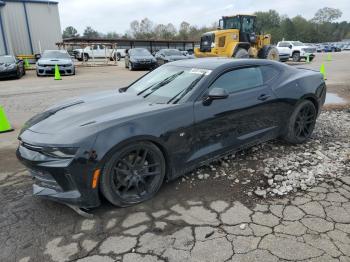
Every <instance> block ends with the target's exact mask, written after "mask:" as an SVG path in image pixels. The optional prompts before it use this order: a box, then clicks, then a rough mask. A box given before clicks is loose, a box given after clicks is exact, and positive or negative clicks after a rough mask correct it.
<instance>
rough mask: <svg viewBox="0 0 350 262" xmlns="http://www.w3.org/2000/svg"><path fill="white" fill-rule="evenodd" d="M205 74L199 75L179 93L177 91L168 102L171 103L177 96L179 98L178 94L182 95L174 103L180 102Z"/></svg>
mask: <svg viewBox="0 0 350 262" xmlns="http://www.w3.org/2000/svg"><path fill="white" fill-rule="evenodd" d="M204 76H205V74H202V75H201V76H200V77H198V78H197V79H195V80H194V81H193V82H192V83H191V84H190V85H189V86H188V87H187V88H185V89H183V90H181V91H180V92H179V93H177V94H176V95H175V96H173V97H172V98H170V99H169V100H168V102H166V103H167V104H170V103H171V102H172V101H174V100H175V98H177V97H178V96H180V97H179V98H178V99H176V100H175V101H174V102H173V104H176V103H178V102H179V101H180V100H181V99H182V98H183V97H184V96H185V95H186V94H187V93H188V92H190V91H191V90H192V89H193V88H194V87H195V85H196V84H197V83H198V82H199V81H200V80H201V79H202V78H203V77H204Z"/></svg>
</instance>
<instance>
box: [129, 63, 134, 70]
mask: <svg viewBox="0 0 350 262" xmlns="http://www.w3.org/2000/svg"><path fill="white" fill-rule="evenodd" d="M129 70H130V71H133V70H134V67H133V66H132V63H131V62H129Z"/></svg>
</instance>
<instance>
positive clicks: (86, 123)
mask: <svg viewBox="0 0 350 262" xmlns="http://www.w3.org/2000/svg"><path fill="white" fill-rule="evenodd" d="M164 107H170V105H164V104H152V103H150V102H148V101H146V100H145V99H143V98H142V97H140V96H137V95H136V94H133V93H119V92H118V91H117V90H113V91H106V92H100V93H95V94H91V95H88V96H85V97H80V98H75V99H70V100H67V101H65V102H63V103H61V104H58V105H55V106H53V107H51V108H48V109H47V110H46V111H45V112H43V113H41V114H38V115H36V116H34V117H33V118H32V119H30V120H29V121H28V122H27V123H26V124H25V128H27V129H28V130H30V131H32V132H35V133H41V134H60V135H62V134H64V133H65V134H67V133H72V134H74V135H76V133H79V132H81V131H83V130H86V129H89V128H90V129H91V128H92V129H94V130H95V131H96V130H99V129H101V128H102V129H103V128H107V127H109V126H113V125H115V124H118V123H123V122H125V121H128V120H130V119H132V118H133V117H135V116H140V115H142V114H147V113H149V112H152V111H154V110H158V109H161V108H164ZM90 131H91V130H90Z"/></svg>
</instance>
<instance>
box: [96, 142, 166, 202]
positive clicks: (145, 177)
mask: <svg viewBox="0 0 350 262" xmlns="http://www.w3.org/2000/svg"><path fill="white" fill-rule="evenodd" d="M165 170H166V168H165V159H164V156H163V154H162V152H161V150H160V149H159V148H158V147H157V146H156V145H154V144H153V143H150V142H136V143H133V144H130V145H128V146H125V147H123V148H121V149H120V150H117V151H116V152H115V153H114V154H113V155H112V156H111V158H110V159H109V160H108V161H107V163H106V165H105V168H104V170H103V173H102V176H101V184H100V188H101V191H102V193H103V195H104V196H105V197H106V198H107V199H108V201H110V202H111V203H112V204H113V205H115V206H120V207H125V206H130V205H134V204H137V203H141V202H143V201H146V200H148V199H150V198H152V197H153V196H154V195H155V194H156V193H157V192H158V190H159V188H160V187H161V185H162V183H163V180H164V177H165Z"/></svg>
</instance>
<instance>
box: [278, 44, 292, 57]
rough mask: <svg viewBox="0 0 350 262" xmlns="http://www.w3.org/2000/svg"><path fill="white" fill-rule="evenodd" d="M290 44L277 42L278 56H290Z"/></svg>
mask: <svg viewBox="0 0 350 262" xmlns="http://www.w3.org/2000/svg"><path fill="white" fill-rule="evenodd" d="M289 46H290V44H289V43H288V42H279V43H278V45H277V48H278V52H279V53H280V54H289V56H291V55H292V50H291V49H290V47H289Z"/></svg>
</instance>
